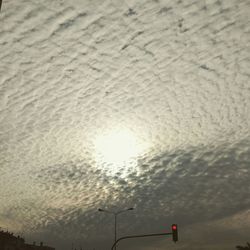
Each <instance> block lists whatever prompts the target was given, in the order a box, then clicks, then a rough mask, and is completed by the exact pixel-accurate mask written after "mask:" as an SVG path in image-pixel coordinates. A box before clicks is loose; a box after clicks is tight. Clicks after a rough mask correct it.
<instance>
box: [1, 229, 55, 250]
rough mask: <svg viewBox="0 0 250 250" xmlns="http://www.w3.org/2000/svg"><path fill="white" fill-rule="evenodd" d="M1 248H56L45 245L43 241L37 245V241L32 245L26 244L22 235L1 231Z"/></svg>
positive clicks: (7, 249) (9, 249)
mask: <svg viewBox="0 0 250 250" xmlns="http://www.w3.org/2000/svg"><path fill="white" fill-rule="evenodd" d="M0 250H55V248H53V247H48V246H44V245H43V243H42V242H41V243H40V245H36V244H35V242H34V243H33V244H32V245H31V244H26V243H25V240H24V239H23V238H21V237H20V236H17V237H16V236H14V235H13V233H9V232H5V231H0Z"/></svg>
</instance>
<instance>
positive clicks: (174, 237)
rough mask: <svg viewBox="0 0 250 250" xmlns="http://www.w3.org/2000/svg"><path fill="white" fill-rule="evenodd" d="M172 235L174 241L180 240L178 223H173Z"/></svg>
mask: <svg viewBox="0 0 250 250" xmlns="http://www.w3.org/2000/svg"><path fill="white" fill-rule="evenodd" d="M172 237H173V241H174V242H175V243H176V241H178V228H177V224H172Z"/></svg>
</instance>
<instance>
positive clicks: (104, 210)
mask: <svg viewBox="0 0 250 250" xmlns="http://www.w3.org/2000/svg"><path fill="white" fill-rule="evenodd" d="M131 210H134V208H133V207H130V208H127V209H124V210H120V211H117V212H113V211H109V210H106V209H101V208H99V209H98V211H99V212H104V213H108V214H113V215H114V217H115V228H114V229H115V241H114V242H116V238H117V216H118V215H119V214H121V213H124V212H127V211H131ZM115 250H116V246H115Z"/></svg>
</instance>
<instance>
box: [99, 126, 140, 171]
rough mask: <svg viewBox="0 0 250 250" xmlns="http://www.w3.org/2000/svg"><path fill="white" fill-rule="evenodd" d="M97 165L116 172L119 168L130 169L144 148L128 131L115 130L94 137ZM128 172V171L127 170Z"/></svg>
mask: <svg viewBox="0 0 250 250" xmlns="http://www.w3.org/2000/svg"><path fill="white" fill-rule="evenodd" d="M94 147H95V150H94V151H95V161H96V163H97V165H99V166H102V167H108V168H109V170H111V171H113V172H117V171H118V170H120V169H121V168H131V167H134V166H135V165H136V162H137V159H138V157H139V156H140V155H142V154H143V151H144V146H143V144H141V143H139V141H138V139H137V138H136V136H135V135H134V134H133V133H132V132H130V131H129V130H115V131H110V132H107V133H104V134H101V135H99V136H97V137H96V139H95V142H94ZM127 170H128V169H127Z"/></svg>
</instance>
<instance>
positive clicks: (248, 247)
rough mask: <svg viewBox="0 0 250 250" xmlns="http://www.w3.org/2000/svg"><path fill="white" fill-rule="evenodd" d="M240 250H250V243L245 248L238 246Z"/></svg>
mask: <svg viewBox="0 0 250 250" xmlns="http://www.w3.org/2000/svg"><path fill="white" fill-rule="evenodd" d="M236 248H237V249H238V250H250V243H249V242H247V245H246V246H245V247H243V246H236Z"/></svg>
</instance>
